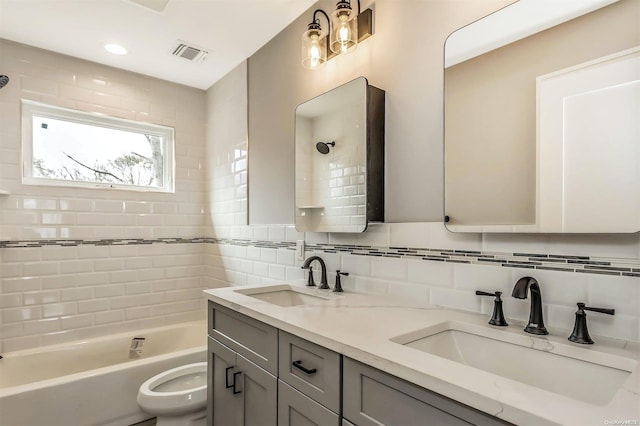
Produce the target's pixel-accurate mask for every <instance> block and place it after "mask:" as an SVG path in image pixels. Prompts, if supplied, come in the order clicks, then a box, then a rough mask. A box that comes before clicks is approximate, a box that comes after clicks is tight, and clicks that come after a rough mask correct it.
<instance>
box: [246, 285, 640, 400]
mask: <svg viewBox="0 0 640 426" xmlns="http://www.w3.org/2000/svg"><path fill="white" fill-rule="evenodd" d="M235 292H236V293H240V294H244V295H246V296H248V297H252V298H254V299H258V300H261V301H264V302H267V303H270V304H272V305H277V306H280V307H285V308H287V307H312V306H325V305H329V304H332V303H334V302H335V300H336V296H334V295H333V294H331V293H326V292H322V291H319V290H315V289H308V288H304V287H298V286H291V285H286V284H284V285H274V286H267V287H260V288H252V289H238V290H235ZM339 297H341V298H345V297H348V296H344V295H341V296H339ZM389 340H390V341H391V342H393V343H396V344H398V345H402V346H405V347H407V348H412V349H413V350H417V351H421V352H424V353H426V354H429V355H433V356H437V357H440V358H444V359H447V360H449V361H453V362H455V363H458V364H462V365H465V366H467V367H470V368H473V369H477V370H481V371H484V372H487V373H491V374H494V375H497V376H500V377H503V378H507V379H511V380H515V381H517V382H520V383H524V384H527V385H530V386H533V387H536V388H539V389H543V390H546V391H549V392H553V393H555V394H559V395H564V396H567V397H570V398H573V399H576V400H579V401H583V402H586V403H589V404H595V405H606V404H608V403H609V402H610V401H611V400H612V398H613V396H614V395H615V394H616V392H618V390H619V389H620V388H621V386H622V385H623V383H624V382H625V381H626V380H627V378H628V377H629V376H630V375H631V373H632V372H633V371H634V370H635V369H636V367H637V362H636V361H635V360H633V359H630V358H625V357H621V356H617V355H613V354H608V353H604V352H599V351H593V350H590V349H587V348H585V347H580V346H577V345H575V344H570V343H559V342H552V341H550V340H549V339H546V338H541V337H533V336H529V335H523V334H522V333H514V332H512V331H505V330H500V329H496V328H495V327H490V326H484V325H478V324H474V323H471V322H464V321H443V322H440V323H437V324H435V325H432V326H429V327H426V328H422V329H419V330H416V331H412V332H410V333H406V334H402V335H398V336H395V337H392V338H391V339H389ZM425 361H426V362H428V360H425Z"/></svg>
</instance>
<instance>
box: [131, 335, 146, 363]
mask: <svg viewBox="0 0 640 426" xmlns="http://www.w3.org/2000/svg"><path fill="white" fill-rule="evenodd" d="M143 345H144V337H134V338H133V339H131V346H130V347H129V358H131V359H138V358H140V355H142V346H143Z"/></svg>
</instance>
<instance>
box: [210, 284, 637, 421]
mask: <svg viewBox="0 0 640 426" xmlns="http://www.w3.org/2000/svg"><path fill="white" fill-rule="evenodd" d="M205 293H206V296H207V298H208V300H209V328H208V329H209V363H210V368H209V389H210V390H211V391H210V392H209V401H208V402H209V410H210V413H212V414H210V416H209V424H211V425H220V424H279V425H291V424H318V425H325V424H337V425H352V424H354V425H367V424H388V425H393V424H423V425H426V424H433V425H445V424H447V425H448V424H482V425H498V424H509V423H514V424H603V422H604V421H605V420H609V419H619V418H625V419H630V420H634V419H638V418H640V409H639V408H638V407H639V406H640V404H638V403H639V402H640V397H639V396H638V387H639V385H638V377H639V375H638V364H639V361H640V354H639V352H640V349H639V348H638V345H637V344H634V343H629V342H621V341H615V340H608V339H605V338H599V339H598V343H597V344H596V345H595V346H591V347H589V348H585V347H584V346H581V345H575V344H571V343H569V342H567V340H566V339H567V337H566V336H564V335H562V334H558V333H554V332H553V331H552V333H551V335H550V336H542V337H537V336H535V337H534V336H531V335H526V333H524V332H523V331H522V327H521V326H520V325H518V324H516V325H512V326H510V327H501V328H500V330H497V329H496V328H495V327H491V326H489V325H488V324H487V320H488V318H485V317H484V316H482V315H477V314H470V313H462V312H459V311H453V310H448V309H442V308H437V307H434V306H420V305H417V304H411V303H407V302H404V301H393V300H389V299H388V298H384V299H383V298H379V297H376V296H371V295H364V294H354V293H348V294H342V295H336V294H334V293H330V292H325V291H321V290H315V289H314V290H309V289H307V288H305V287H298V286H292V285H279V286H267V287H230V288H223V289H215V290H208V291H206V292H205ZM451 339H457V340H456V344H458V345H460V346H459V347H458V348H457V349H459V350H460V353H461V354H462V356H463V358H465V357H466V358H467V359H466V360H465V359H462V358H456V354H454V352H455V351H453V350H451V348H452V346H451V344H452V343H451V342H452V341H451ZM465 346H466V348H467V349H469V351H468V352H467V353H465V350H466V349H465ZM496 348H497V350H499V351H500V353H502V354H503V356H501V357H495V356H494V358H499V362H498V363H494V364H498V365H497V366H496V365H491V363H488V364H486V363H485V364H482V362H483V361H482V359H481V356H480V355H479V354H483V353H486V354H490V355H491V354H492V351H493V350H494V349H496ZM467 361H468V362H467ZM474 363H475V364H474ZM583 375H586V377H582V376H583ZM580 377H582V379H580ZM576 380H583V382H581V383H578V385H576ZM593 383H598V386H594V385H593Z"/></svg>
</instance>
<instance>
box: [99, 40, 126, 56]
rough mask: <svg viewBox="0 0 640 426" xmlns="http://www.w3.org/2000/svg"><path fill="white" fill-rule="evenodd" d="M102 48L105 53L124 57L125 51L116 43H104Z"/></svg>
mask: <svg viewBox="0 0 640 426" xmlns="http://www.w3.org/2000/svg"><path fill="white" fill-rule="evenodd" d="M104 48H105V50H106V51H107V52H109V53H113V54H114V55H126V54H127V49H125V48H124V47H123V46H120V45H119V44H116V43H105V45H104Z"/></svg>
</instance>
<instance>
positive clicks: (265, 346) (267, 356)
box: [209, 302, 278, 376]
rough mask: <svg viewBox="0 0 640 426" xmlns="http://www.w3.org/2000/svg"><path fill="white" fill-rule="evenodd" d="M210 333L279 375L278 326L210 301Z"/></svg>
mask: <svg viewBox="0 0 640 426" xmlns="http://www.w3.org/2000/svg"><path fill="white" fill-rule="evenodd" d="M209 336H211V337H213V338H214V339H217V340H219V341H220V342H221V343H224V344H225V345H227V346H229V347H230V348H231V349H233V350H234V351H236V352H238V353H239V354H240V355H242V356H244V357H245V358H247V359H248V360H249V361H252V362H253V363H255V364H256V365H258V366H259V367H262V368H264V369H265V370H267V371H268V372H269V373H271V374H273V375H274V376H275V375H277V372H278V329H277V328H275V327H271V326H270V325H267V324H265V323H263V322H260V321H257V320H255V319H253V318H249V317H247V316H246V315H242V314H239V313H237V312H235V311H233V310H231V309H228V308H225V307H224V306H220V305H217V304H215V303H213V302H209Z"/></svg>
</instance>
